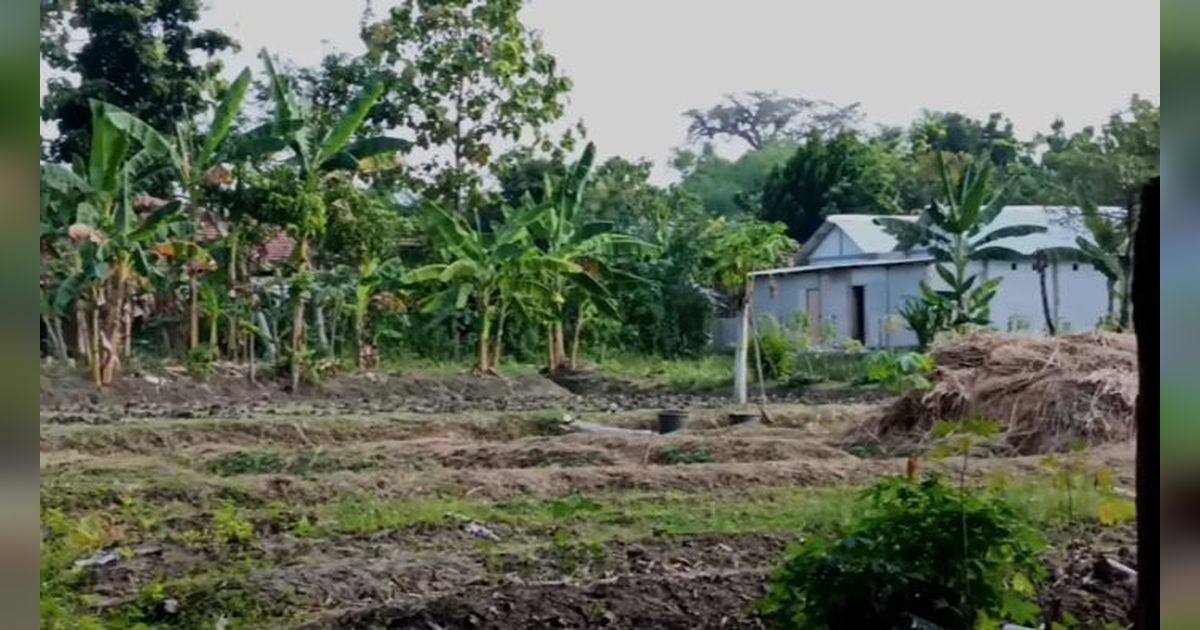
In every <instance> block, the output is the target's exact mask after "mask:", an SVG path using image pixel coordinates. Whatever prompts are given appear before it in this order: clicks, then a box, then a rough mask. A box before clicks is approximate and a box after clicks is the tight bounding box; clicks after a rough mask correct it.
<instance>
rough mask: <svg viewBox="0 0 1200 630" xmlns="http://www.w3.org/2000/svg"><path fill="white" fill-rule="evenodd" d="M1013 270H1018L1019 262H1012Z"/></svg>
mask: <svg viewBox="0 0 1200 630" xmlns="http://www.w3.org/2000/svg"><path fill="white" fill-rule="evenodd" d="M1012 270H1013V271H1016V270H1017V263H1013V264H1012Z"/></svg>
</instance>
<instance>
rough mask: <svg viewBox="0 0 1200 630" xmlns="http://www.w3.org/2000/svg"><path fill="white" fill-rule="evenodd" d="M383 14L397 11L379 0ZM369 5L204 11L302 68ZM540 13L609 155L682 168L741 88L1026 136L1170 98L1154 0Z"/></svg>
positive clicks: (576, 104) (531, 9)
mask: <svg viewBox="0 0 1200 630" xmlns="http://www.w3.org/2000/svg"><path fill="white" fill-rule="evenodd" d="M375 4H376V10H377V11H378V12H380V13H382V8H383V7H384V6H386V3H385V2H384V1H383V0H376V1H375ZM362 7H363V3H362V2H361V0H208V10H207V11H206V14H205V18H204V20H205V21H206V22H207V23H209V24H212V25H214V26H218V27H220V28H222V29H224V30H226V31H227V32H229V33H230V34H231V35H233V36H234V37H235V38H236V39H238V40H239V41H240V42H241V43H242V45H243V50H242V52H241V53H240V55H239V56H238V59H236V60H234V61H233V62H231V63H230V64H229V66H230V67H229V71H230V72H236V71H237V70H238V69H240V68H241V67H242V66H244V65H251V66H252V67H253V68H254V69H255V70H257V69H258V66H259V63H258V61H257V59H256V58H255V56H254V55H255V54H256V53H257V51H258V49H259V48H260V47H262V46H267V47H268V48H269V49H271V51H272V52H274V53H276V54H278V55H279V56H281V57H283V58H285V59H291V60H292V61H293V62H295V63H297V64H300V65H309V64H315V63H316V62H318V61H319V60H320V58H321V56H322V55H323V54H325V53H326V52H329V51H332V50H345V51H350V52H357V51H361V50H362V45H361V43H360V42H359V41H358V23H359V19H360V17H361V13H362ZM524 19H525V22H526V23H527V24H528V25H530V26H531V27H533V28H535V29H537V30H539V31H541V33H542V36H543V38H544V40H545V42H546V46H547V48H548V49H549V50H550V51H551V52H552V53H554V54H555V55H556V56H557V57H558V59H559V62H560V64H561V65H562V67H563V68H564V70H565V71H566V73H567V74H568V75H569V76H570V77H571V78H572V79H573V80H574V81H575V89H574V90H573V92H572V94H571V105H570V109H569V116H570V118H571V119H578V118H583V119H584V121H585V122H586V124H587V126H588V129H589V135H590V137H591V139H592V140H594V141H595V142H596V144H597V148H598V149H599V150H600V152H601V154H603V155H611V154H620V155H623V156H626V157H646V158H649V159H652V160H654V161H655V162H656V163H657V164H658V165H659V168H658V173H657V174H658V177H659V178H665V177H668V176H669V169H668V168H667V167H666V161H667V159H668V158H669V156H670V153H671V148H672V147H674V146H677V145H679V144H680V143H682V142H683V141H684V136H685V129H686V122H685V120H684V119H683V117H682V116H681V112H682V111H683V110H685V109H689V108H692V107H703V106H705V105H708V104H712V103H714V102H716V101H717V100H718V99H720V98H721V96H722V95H723V94H725V93H728V92H736V91H744V90H768V91H769V90H778V91H780V92H783V93H787V94H794V95H799V96H804V97H807V98H814V99H822V100H829V101H833V102H835V103H850V102H855V101H858V102H861V103H862V107H863V110H864V111H865V113H866V114H867V119H868V122H869V123H886V124H898V125H904V124H907V123H908V122H909V121H911V120H912V119H913V118H914V117H915V116H917V115H918V114H919V113H920V110H921V108H923V107H928V108H931V109H944V110H955V111H961V112H964V113H967V114H970V115H973V116H977V117H985V116H986V115H987V114H988V113H990V112H992V111H1002V112H1004V113H1005V114H1007V115H1008V116H1009V117H1011V118H1012V120H1013V121H1014V123H1015V125H1016V128H1017V131H1018V133H1020V134H1022V135H1025V134H1032V133H1034V132H1036V131H1038V130H1041V129H1045V128H1046V127H1048V126H1049V124H1050V122H1051V121H1052V120H1053V119H1054V118H1055V117H1056V116H1062V117H1063V118H1065V119H1066V120H1067V123H1068V126H1069V127H1078V126H1082V125H1084V124H1096V123H1100V122H1102V121H1103V120H1104V119H1105V118H1107V116H1108V115H1109V114H1110V113H1111V112H1112V111H1113V110H1116V109H1119V108H1120V107H1122V106H1123V105H1124V104H1125V103H1126V101H1127V100H1128V98H1129V96H1130V95H1131V94H1133V93H1135V92H1136V93H1139V94H1141V95H1142V96H1145V97H1149V98H1151V99H1153V100H1154V101H1155V102H1157V101H1158V99H1159V79H1158V75H1159V8H1158V3H1157V2H1150V1H1148V0H1006V1H1005V2H983V1H981V0H903V1H896V0H820V1H815V0H532V2H531V3H530V4H529V5H528V6H527V7H526V8H525V10H524Z"/></svg>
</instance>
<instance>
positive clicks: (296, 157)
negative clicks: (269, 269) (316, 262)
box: [232, 49, 407, 390]
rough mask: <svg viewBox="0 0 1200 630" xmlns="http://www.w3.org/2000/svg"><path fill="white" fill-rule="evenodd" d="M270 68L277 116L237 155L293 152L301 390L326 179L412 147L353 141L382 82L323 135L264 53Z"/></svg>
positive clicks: (240, 142) (293, 363)
mask: <svg viewBox="0 0 1200 630" xmlns="http://www.w3.org/2000/svg"><path fill="white" fill-rule="evenodd" d="M260 56H261V57H262V60H263V64H264V66H265V68H266V74H267V79H268V87H269V89H270V93H271V98H272V102H273V104H274V112H273V116H272V118H271V120H269V121H267V122H266V123H263V124H262V125H260V126H258V127H255V128H254V129H251V130H249V131H247V132H246V133H244V134H241V135H240V136H238V137H236V138H235V139H234V140H233V143H232V144H233V150H232V154H233V157H234V158H235V159H237V158H240V159H249V158H255V159H263V158H266V157H270V156H273V155H276V154H279V153H284V152H287V153H290V154H291V155H290V157H289V159H288V160H287V161H286V162H284V167H285V168H289V169H294V171H295V177H294V181H295V182H296V184H297V188H298V190H292V191H287V195H286V200H287V203H286V205H287V206H288V208H287V209H288V210H289V211H290V212H291V215H292V216H290V217H289V218H288V220H287V230H288V232H289V233H291V235H292V237H293V238H294V239H295V240H296V249H295V253H294V260H293V268H294V274H293V282H292V301H293V315H292V330H291V352H290V357H289V361H290V372H291V382H292V389H293V390H295V389H297V388H298V387H299V386H300V377H301V374H302V373H303V362H304V360H305V356H306V349H305V345H306V344H305V317H304V306H305V303H306V302H307V300H308V299H309V297H310V293H311V291H310V289H311V285H312V260H311V251H310V247H311V245H312V242H313V240H314V239H316V238H317V237H319V236H320V235H321V233H322V232H323V231H324V228H325V200H324V198H323V197H322V195H321V183H322V177H323V176H324V175H326V174H328V173H331V172H334V171H339V170H346V169H354V168H356V167H357V166H358V165H359V164H360V163H361V162H362V161H363V160H366V159H369V158H372V157H375V156H378V155H381V154H384V153H394V152H397V151H401V150H404V149H406V148H407V143H405V142H404V141H402V140H399V139H396V138H386V137H372V138H365V139H361V140H358V141H355V142H351V139H352V138H353V137H354V135H355V134H356V133H357V132H358V130H359V128H360V127H362V124H363V122H364V121H365V120H366V117H367V114H368V113H370V111H371V108H372V107H374V106H375V104H376V103H377V102H378V101H379V99H380V98H381V97H382V96H383V91H384V85H383V83H382V81H379V80H374V81H372V82H371V83H369V84H368V85H366V86H365V87H363V88H362V90H361V91H360V92H359V93H358V95H357V96H356V97H355V98H354V100H353V101H351V103H350V104H349V105H348V106H347V107H346V109H345V110H344V111H343V112H342V114H341V116H340V117H339V118H338V120H337V121H336V122H335V123H334V124H333V126H332V127H330V128H328V129H326V130H324V131H322V129H321V127H320V125H319V123H318V121H317V118H316V116H315V115H314V114H313V112H312V111H311V110H310V109H309V108H308V107H306V106H305V105H304V104H303V103H301V101H300V99H298V98H297V96H296V95H295V93H294V91H293V89H292V86H291V82H290V80H289V78H288V77H287V76H286V75H284V74H281V73H279V72H277V71H276V69H275V63H274V61H273V60H272V58H271V55H270V53H268V52H267V50H266V49H263V50H262V51H261V53H260Z"/></svg>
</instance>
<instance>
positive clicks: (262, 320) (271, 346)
mask: <svg viewBox="0 0 1200 630" xmlns="http://www.w3.org/2000/svg"><path fill="white" fill-rule="evenodd" d="M254 317H255V318H256V319H258V327H259V328H261V329H262V336H263V344H264V345H265V346H266V348H267V360H268V361H270V362H271V363H274V362H276V361H277V360H279V355H278V351H277V349H276V347H275V334H274V331H273V330H272V328H271V324H270V323H269V322H268V321H267V316H266V314H265V313H263V312H262V311H261V310H260V311H256V312H255V313H254Z"/></svg>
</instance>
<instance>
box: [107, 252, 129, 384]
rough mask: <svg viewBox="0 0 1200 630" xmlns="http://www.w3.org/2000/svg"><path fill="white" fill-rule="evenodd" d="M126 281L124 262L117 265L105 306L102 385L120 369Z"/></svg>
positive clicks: (114, 376)
mask: <svg viewBox="0 0 1200 630" xmlns="http://www.w3.org/2000/svg"><path fill="white" fill-rule="evenodd" d="M127 279H128V271H127V269H126V263H125V262H124V261H122V262H119V263H118V264H117V268H116V271H115V274H114V276H113V281H112V293H113V295H112V299H111V301H110V302H109V303H108V304H107V305H106V306H107V309H106V310H107V311H108V312H107V318H106V319H107V321H105V322H104V323H105V326H104V330H105V332H104V333H101V334H106V335H107V336H106V337H105V338H104V339H103V340H102V345H101V353H102V357H103V364H102V367H101V371H100V380H101V383H103V384H104V385H108V384H110V383H112V382H113V379H114V378H116V376H117V371H118V370H119V369H120V367H121V349H122V348H123V347H124V342H123V341H122V339H121V336H122V335H121V333H122V332H123V331H124V329H125V290H126V284H127Z"/></svg>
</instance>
